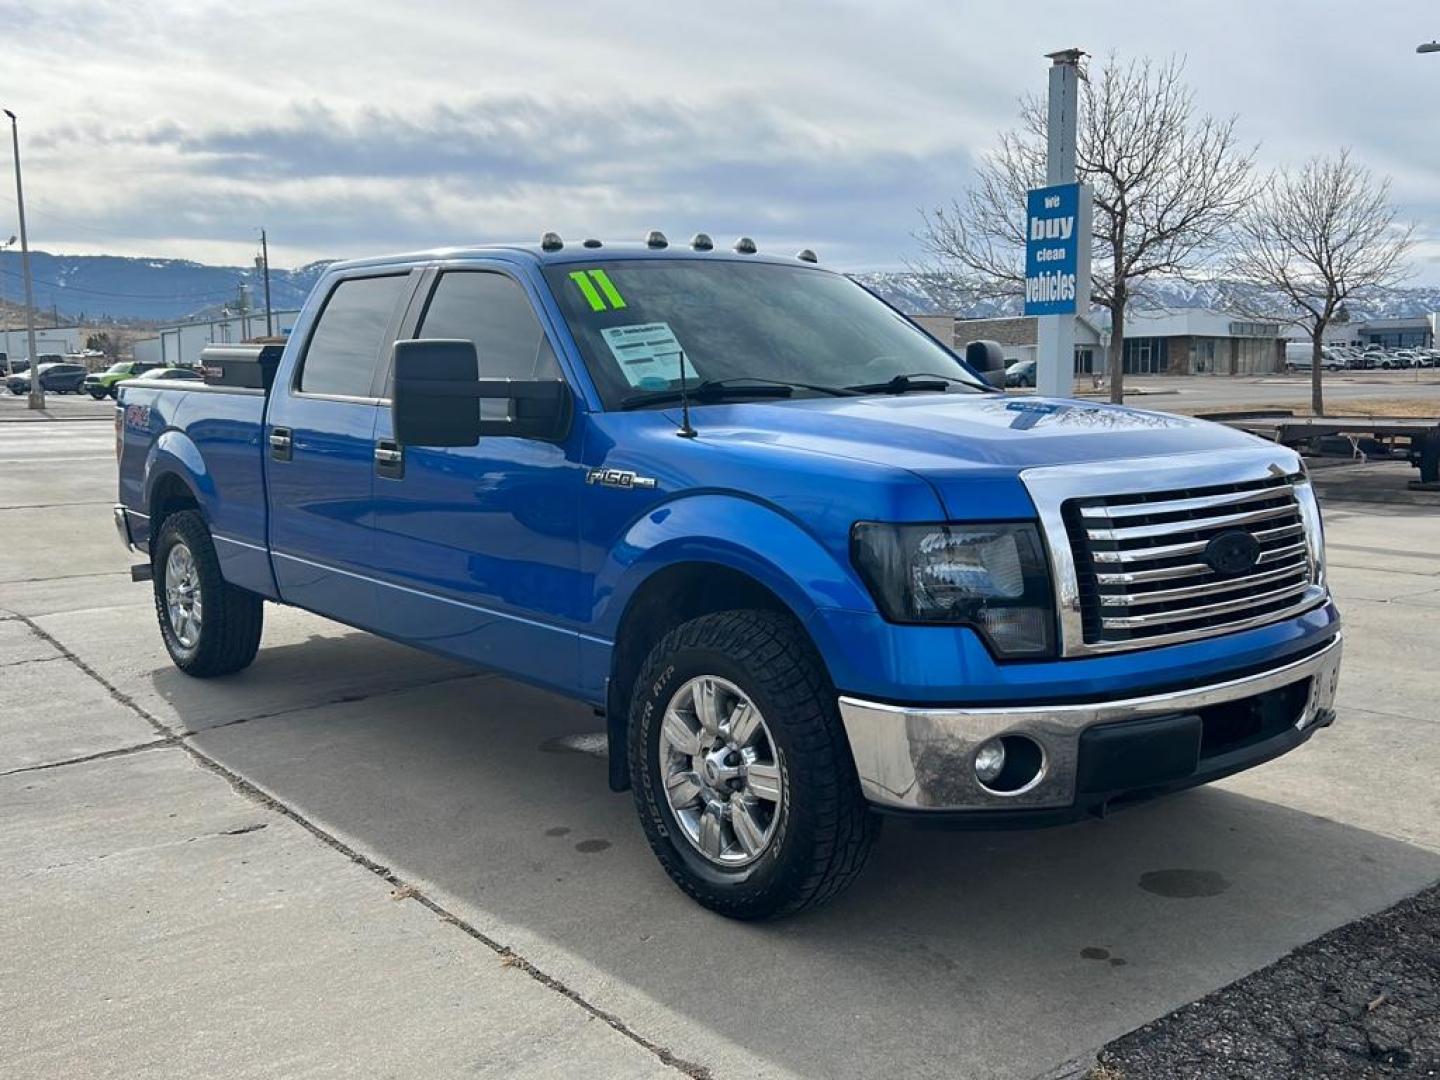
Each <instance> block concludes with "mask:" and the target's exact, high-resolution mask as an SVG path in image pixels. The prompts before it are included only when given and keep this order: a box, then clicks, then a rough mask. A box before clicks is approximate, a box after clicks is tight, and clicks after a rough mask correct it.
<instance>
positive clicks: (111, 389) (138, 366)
mask: <svg viewBox="0 0 1440 1080" xmlns="http://www.w3.org/2000/svg"><path fill="white" fill-rule="evenodd" d="M154 367H155V365H154V364H150V363H145V362H144V361H142V360H120V361H118V362H116V363H114V364H111V365H110V366H109V367H108V368H106V369H105V370H104V371H97V372H92V373H91V374H89V375H87V376H85V391H86V393H88V394H89V395H90V396H91V397H93V398H94V399H95V400H96V401H99V400H100V399H101V398H103V397H114V396H115V384H116V383H118V382H120V381H121V380H122V379H133V378H135V376H137V375H140V374H143V373H144V372H146V371H150V370H152V369H153V368H154Z"/></svg>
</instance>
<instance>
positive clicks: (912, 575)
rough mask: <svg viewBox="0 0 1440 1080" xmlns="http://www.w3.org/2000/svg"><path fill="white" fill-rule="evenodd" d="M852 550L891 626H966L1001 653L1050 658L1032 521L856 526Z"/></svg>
mask: <svg viewBox="0 0 1440 1080" xmlns="http://www.w3.org/2000/svg"><path fill="white" fill-rule="evenodd" d="M850 549H851V558H852V559H853V560H854V562H855V568H856V569H857V570H858V571H859V572H860V576H861V577H862V578H864V579H865V584H866V585H868V586H869V588H870V593H871V595H873V596H874V597H875V603H876V604H877V605H878V606H879V608H880V611H881V613H882V614H884V616H885V617H886V618H887V619H889V620H890V621H891V622H901V623H964V624H966V625H968V626H972V627H974V628H975V629H976V630H977V631H979V632H980V634H981V635H982V636H983V637H984V638H985V640H986V641H987V642H989V644H990V646H991V648H992V649H994V650H995V652H997V653H999V654H1000V655H1002V656H1023V657H1040V656H1051V655H1054V651H1055V605H1054V601H1053V600H1052V598H1051V590H1050V574H1049V571H1048V569H1047V567H1046V564H1045V556H1044V553H1043V549H1042V548H1041V546H1040V534H1039V532H1038V531H1037V530H1036V527H1035V526H1034V525H1033V524H1031V523H1029V522H1025V523H998V524H985V525H888V524H881V523H878V522H868V521H862V522H858V523H857V524H856V525H855V527H854V529H853V530H851V534H850Z"/></svg>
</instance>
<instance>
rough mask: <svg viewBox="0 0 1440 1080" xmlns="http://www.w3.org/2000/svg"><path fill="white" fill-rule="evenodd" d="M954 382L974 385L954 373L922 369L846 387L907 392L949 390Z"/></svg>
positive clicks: (869, 391) (860, 391) (868, 391)
mask: <svg viewBox="0 0 1440 1080" xmlns="http://www.w3.org/2000/svg"><path fill="white" fill-rule="evenodd" d="M952 383H959V384H960V385H961V386H964V387H971V386H972V384H971V382H970V381H969V380H968V379H960V378H956V377H955V376H953V375H938V374H936V373H935V372H933V371H921V372H917V373H916V374H914V375H896V376H895V377H894V378H893V379H887V380H886V381H885V382H877V383H860V384H858V385H856V386H847V387H846V388H845V389H846V390H850V391H853V392H854V393H857V394H907V393H909V392H910V391H912V390H947V389H949V387H950V385H951V384H952Z"/></svg>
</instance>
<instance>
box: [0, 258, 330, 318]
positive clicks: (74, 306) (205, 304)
mask: <svg viewBox="0 0 1440 1080" xmlns="http://www.w3.org/2000/svg"><path fill="white" fill-rule="evenodd" d="M327 265H328V263H324V262H318V263H311V264H310V265H308V266H302V267H300V268H298V269H295V270H280V269H275V268H272V269H271V271H270V302H271V304H272V306H273V307H275V308H276V309H284V308H296V307H299V306H300V304H301V303H302V302H303V301H304V299H305V296H306V295H307V294H308V293H309V291H310V286H312V285H313V284H314V283H315V279H316V278H317V277H319V276H320V272H321V271H322V270H323V269H324V268H325V267H326V266H327ZM30 272H31V275H32V278H33V280H34V285H35V306H36V307H37V308H38V309H40V311H42V312H49V311H55V312H58V313H59V315H60V316H61V318H62V319H79V318H80V317H81V316H84V318H86V319H87V320H89V321H92V322H94V321H105V320H117V321H131V320H176V321H178V320H181V319H186V318H189V317H192V316H195V315H200V314H203V313H210V312H215V311H218V310H219V309H220V308H221V307H223V306H226V305H227V304H228V305H230V306H231V307H234V306H235V305H237V304H238V303H239V299H240V290H241V287H242V286H244V288H245V290H246V294H247V303H248V304H249V305H250V306H251V308H253V309H257V310H258V309H259V308H261V307H263V306H264V303H265V287H264V283H263V281H262V279H261V274H260V271H258V270H256V269H255V267H254V266H206V265H204V264H203V263H197V262H190V261H189V260H186V259H136V258H128V257H124V256H117V255H52V254H50V253H49V252H45V251H32V252H31V253H30ZM0 285H3V288H4V299H5V300H7V301H9V302H10V303H12V304H13V303H18V302H19V301H20V299H21V298H22V297H23V295H24V292H23V290H24V276H23V273H22V270H21V262H20V253H19V252H18V251H16V250H15V249H13V248H12V249H10V250H9V251H6V252H3V253H0Z"/></svg>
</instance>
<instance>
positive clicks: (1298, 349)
mask: <svg viewBox="0 0 1440 1080" xmlns="http://www.w3.org/2000/svg"><path fill="white" fill-rule="evenodd" d="M1320 357H1321V359H1320V363H1321V366H1323V367H1324V368H1325V370H1326V371H1339V370H1341V369H1342V368H1343V367H1345V361H1343V360H1342V359H1341V358H1340V357H1338V356H1336V355H1335V353H1334V352H1333V351H1332V350H1330V349H1328V348H1326V347H1323V346H1322V347H1321V350H1320ZM1314 363H1315V347H1314V346H1313V345H1312V344H1311V343H1310V342H1308V341H1287V342H1286V343H1285V370H1286V371H1291V372H1294V371H1309V370H1310V369H1311V368H1312V367H1313V366H1314Z"/></svg>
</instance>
